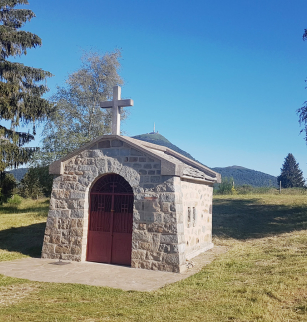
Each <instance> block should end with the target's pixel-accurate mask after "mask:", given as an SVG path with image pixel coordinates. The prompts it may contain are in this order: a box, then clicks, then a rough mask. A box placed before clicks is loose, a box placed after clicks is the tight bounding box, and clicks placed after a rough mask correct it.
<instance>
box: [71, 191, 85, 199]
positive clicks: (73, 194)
mask: <svg viewBox="0 0 307 322" xmlns="http://www.w3.org/2000/svg"><path fill="white" fill-rule="evenodd" d="M70 198H71V199H84V198H85V193H84V192H83V191H81V192H79V191H71V192H70Z"/></svg>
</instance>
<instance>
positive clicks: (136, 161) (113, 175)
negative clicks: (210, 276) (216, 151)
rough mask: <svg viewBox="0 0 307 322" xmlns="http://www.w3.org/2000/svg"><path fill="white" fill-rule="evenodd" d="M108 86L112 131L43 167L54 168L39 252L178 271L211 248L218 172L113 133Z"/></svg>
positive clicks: (116, 112)
mask: <svg viewBox="0 0 307 322" xmlns="http://www.w3.org/2000/svg"><path fill="white" fill-rule="evenodd" d="M131 105H133V101H132V100H121V98H120V87H118V86H116V87H114V90H113V101H111V102H102V103H101V104H100V106H101V107H103V108H112V110H113V117H112V122H113V123H112V135H104V136H101V137H98V138H96V139H95V140H94V141H92V142H90V143H88V144H86V145H84V146H82V147H81V148H80V149H78V150H76V151H74V152H72V153H70V154H69V155H67V156H66V157H64V158H62V159H60V160H58V161H55V162H54V163H52V164H51V165H50V167H49V172H50V173H51V174H53V175H54V181H53V187H52V194H51V200H50V210H49V213H48V219H47V224H46V230H45V236H44V244H43V249H42V258H52V259H56V258H61V259H63V260H71V261H93V262H101V263H110V264H118V265H128V266H131V267H134V268H144V269H152V270H161V271H169V272H178V273H179V272H183V271H184V270H185V269H186V261H187V260H190V259H192V258H193V257H195V256H197V255H198V254H200V253H202V252H205V251H206V250H208V249H210V248H212V247H213V244H212V191H213V184H214V183H216V182H221V176H220V174H218V173H216V172H214V171H212V170H211V169H209V168H207V167H206V166H204V165H202V164H200V163H198V162H195V161H193V160H190V159H189V158H187V157H185V156H183V155H181V154H179V153H177V152H175V151H173V150H171V149H169V148H166V147H164V146H160V145H156V144H152V143H148V142H145V141H140V140H136V139H133V138H130V137H126V136H121V135H119V134H120V132H119V120H120V109H121V108H122V107H124V106H131Z"/></svg>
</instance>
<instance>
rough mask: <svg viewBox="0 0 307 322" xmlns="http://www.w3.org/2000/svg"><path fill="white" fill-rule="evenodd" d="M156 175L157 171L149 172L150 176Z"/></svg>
mask: <svg viewBox="0 0 307 322" xmlns="http://www.w3.org/2000/svg"><path fill="white" fill-rule="evenodd" d="M155 174H156V171H155V170H148V175H151V176H152V175H155Z"/></svg>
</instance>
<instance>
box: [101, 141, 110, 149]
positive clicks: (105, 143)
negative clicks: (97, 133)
mask: <svg viewBox="0 0 307 322" xmlns="http://www.w3.org/2000/svg"><path fill="white" fill-rule="evenodd" d="M110 146H111V144H110V141H109V140H105V141H100V142H98V148H99V149H103V148H109V147H110Z"/></svg>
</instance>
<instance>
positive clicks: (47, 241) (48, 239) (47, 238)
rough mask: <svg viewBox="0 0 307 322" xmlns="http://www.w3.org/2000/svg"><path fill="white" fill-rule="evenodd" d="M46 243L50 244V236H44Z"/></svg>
mask: <svg viewBox="0 0 307 322" xmlns="http://www.w3.org/2000/svg"><path fill="white" fill-rule="evenodd" d="M44 243H50V236H48V235H45V236H44Z"/></svg>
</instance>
